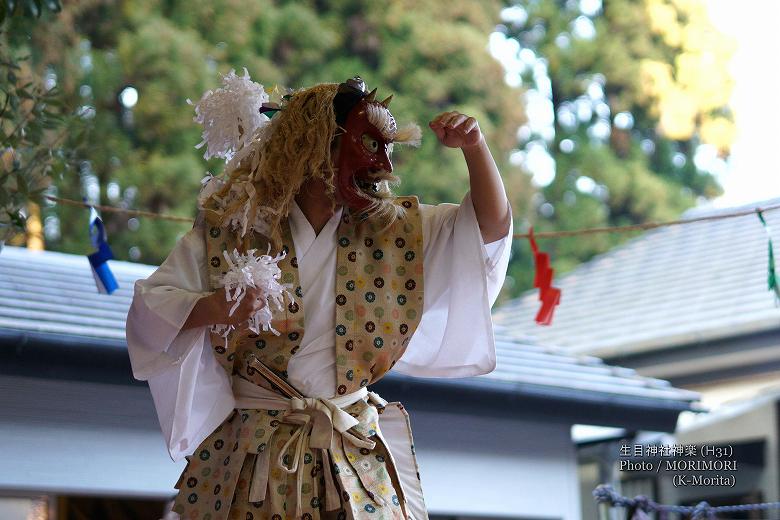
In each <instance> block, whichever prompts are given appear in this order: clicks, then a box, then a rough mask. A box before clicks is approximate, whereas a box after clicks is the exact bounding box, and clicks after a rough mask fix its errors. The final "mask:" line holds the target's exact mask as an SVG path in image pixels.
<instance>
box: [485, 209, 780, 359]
mask: <svg viewBox="0 0 780 520" xmlns="http://www.w3.org/2000/svg"><path fill="white" fill-rule="evenodd" d="M777 204H780V199H773V200H769V201H763V202H759V203H755V204H751V205H750V206H746V207H744V208H729V209H716V210H713V209H698V210H697V209H695V210H691V211H689V212H687V213H686V214H685V215H684V216H683V218H693V217H702V216H707V215H717V214H720V213H725V212H733V211H735V210H738V209H750V208H753V207H757V206H764V207H766V206H770V205H777ZM764 215H765V218H766V219H767V222H768V223H769V224H770V226H771V227H772V228H773V229H774V237H775V241H774V242H775V256H776V257H777V256H778V254H780V247H778V244H780V211H770V212H766V213H765V214H764ZM563 240H565V239H563ZM542 248H544V244H543V243H542ZM555 285H556V286H558V287H560V288H561V289H562V290H563V297H562V300H561V304H560V306H559V307H558V308H557V309H556V311H555V317H554V320H553V323H552V325H551V326H549V327H543V326H539V325H536V324H535V323H534V316H535V314H536V311H537V308H538V300H537V294H536V292H534V291H530V292H528V293H525V294H524V295H522V296H521V297H520V298H518V299H516V300H513V301H511V302H509V303H507V304H505V305H503V306H501V307H500V308H498V309H496V310H495V312H494V320H495V322H496V323H497V324H500V325H502V326H504V327H506V329H507V330H508V331H509V333H510V334H513V335H528V336H531V337H533V338H534V339H535V340H536V341H537V342H539V343H542V344H553V345H558V346H561V347H566V348H568V349H569V350H570V351H573V352H587V353H590V354H593V355H598V356H605V357H609V356H613V355H616V354H619V353H622V354H625V353H628V352H632V353H633V352H640V351H648V350H653V349H656V348H661V347H671V346H677V345H684V344H688V343H693V342H698V341H707V340H714V339H721V338H728V337H733V336H738V335H742V334H747V333H755V332H762V331H768V330H772V329H780V308H778V307H776V306H775V304H774V297H773V293H772V292H770V291H768V290H767V236H766V233H765V231H764V229H763V228H762V226H761V224H760V222H759V220H758V218H757V217H756V216H755V215H752V214H751V215H747V216H743V217H737V218H730V219H723V220H712V221H706V222H700V223H696V224H690V225H682V226H673V227H666V228H660V229H656V230H654V231H650V232H647V233H645V234H643V235H642V236H641V237H638V238H636V239H634V240H631V241H630V242H628V243H626V244H624V245H622V246H620V247H617V248H615V249H614V250H612V251H610V252H608V253H606V254H603V255H600V256H598V257H596V258H594V259H593V260H591V261H589V262H586V263H584V264H582V265H581V266H579V267H578V268H576V269H575V270H573V271H572V272H570V273H568V274H566V275H565V276H560V277H557V279H556V280H555Z"/></svg>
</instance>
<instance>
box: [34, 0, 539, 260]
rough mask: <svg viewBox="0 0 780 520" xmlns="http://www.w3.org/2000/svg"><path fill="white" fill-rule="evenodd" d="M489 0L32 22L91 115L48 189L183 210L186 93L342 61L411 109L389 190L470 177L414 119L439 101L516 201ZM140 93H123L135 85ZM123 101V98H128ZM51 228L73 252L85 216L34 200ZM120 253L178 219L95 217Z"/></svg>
mask: <svg viewBox="0 0 780 520" xmlns="http://www.w3.org/2000/svg"><path fill="white" fill-rule="evenodd" d="M499 11H500V3H499V2H482V3H475V2H470V1H466V0H463V1H454V2H449V3H447V5H446V9H445V8H443V5H442V3H441V2H437V1H433V0H427V1H425V0H424V1H414V2H413V1H397V2H390V3H385V2H362V1H358V0H351V1H350V0H346V1H345V0H340V1H316V2H315V1H303V2H301V1H274V2H272V1H253V2H235V1H226V0H222V1H205V0H188V1H186V2H185V1H175V0H170V1H166V2H156V1H152V0H128V1H125V2H122V3H121V4H116V3H114V2H108V1H102V0H84V1H82V2H77V3H73V4H69V5H68V6H67V8H66V9H65V10H64V12H63V13H61V14H60V15H59V16H58V18H57V20H55V21H52V22H51V23H49V24H47V25H46V27H40V26H39V27H38V28H36V30H35V32H34V33H33V38H32V40H31V42H30V44H29V46H28V47H29V49H30V51H31V52H32V53H33V54H34V58H35V61H36V63H37V64H39V67H40V69H41V72H42V73H43V74H47V73H48V74H51V75H53V77H54V76H56V79H57V83H58V85H59V87H60V88H61V89H62V91H63V92H65V93H66V95H67V96H68V98H69V100H72V101H74V102H75V103H77V104H78V105H80V106H81V107H82V110H81V113H82V115H83V117H84V118H87V119H88V120H89V121H90V123H91V124H92V126H93V128H94V132H93V133H92V136H91V142H90V146H89V147H88V149H86V150H85V151H84V154H83V157H82V162H81V164H80V168H79V173H80V182H75V179H74V178H71V179H68V180H67V181H65V182H62V183H59V184H58V186H57V187H58V190H59V194H60V195H61V196H66V197H69V198H80V197H81V196H82V195H83V196H86V197H87V198H88V199H90V200H91V201H93V202H101V203H104V204H111V205H116V206H124V207H128V208H139V209H144V210H149V211H155V212H161V213H170V214H176V215H180V216H194V213H195V197H196V194H197V191H198V188H199V181H200V179H201V178H202V177H203V175H204V174H205V172H206V170H209V169H210V170H211V171H212V172H216V171H218V170H219V168H221V164H220V163H219V162H218V161H213V162H211V163H210V164H206V163H205V162H204V161H203V159H202V158H201V157H200V154H201V152H199V151H196V150H195V149H194V145H195V144H197V143H198V142H199V141H200V138H199V128H198V126H197V125H196V124H195V123H194V122H193V121H192V117H193V115H194V113H193V110H192V107H191V106H189V105H187V103H186V100H187V98H191V99H193V100H195V99H197V98H198V97H199V96H200V95H201V93H202V92H203V91H205V90H206V89H208V88H215V87H217V86H218V85H219V83H220V79H219V75H218V73H226V72H228V71H229V70H230V69H231V68H234V69H237V71H239V72H240V71H241V68H242V67H246V68H247V69H248V70H249V72H250V74H251V76H252V78H253V79H255V81H258V82H260V83H262V84H263V85H265V86H266V87H267V88H271V87H273V86H274V85H279V86H284V87H293V88H296V87H302V86H307V85H311V84H313V83H317V82H323V81H332V82H340V81H343V80H345V79H346V78H348V77H351V76H353V75H355V74H360V75H361V76H363V77H364V79H365V80H366V81H367V83H368V85H369V86H370V87H372V88H373V87H374V86H377V87H379V95H380V96H387V95H389V94H394V95H395V97H394V100H393V104H392V106H391V108H392V110H393V112H394V114H395V116H396V118H397V119H398V120H399V121H407V120H416V121H418V122H419V123H420V124H421V126H422V127H423V130H424V132H426V135H425V136H424V138H423V145H422V148H421V149H420V150H410V149H400V150H397V151H396V152H395V154H394V162H395V165H396V169H397V171H398V172H399V175H400V176H401V177H402V179H403V186H402V191H403V192H405V193H417V194H420V195H421V198H422V199H423V201H424V202H429V203H438V202H459V201H460V199H461V198H462V196H463V194H464V193H465V192H466V190H467V187H468V182H467V173H466V169H465V165H464V164H463V161H462V158H461V157H460V156H459V153H458V152H457V151H454V150H445V149H443V148H442V147H440V146H437V145H436V142H435V138H434V136H433V134H432V133H430V132H429V131H427V129H426V127H427V122H428V121H429V120H430V119H432V117H433V116H434V115H436V114H437V113H438V112H440V111H443V110H449V109H459V110H463V111H466V112H468V113H471V114H474V115H475V116H477V117H478V118H479V120H480V123H481V125H482V127H483V128H484V130H485V131H486V132H487V135H488V138H489V141H490V143H491V144H492V146H493V148H494V151H495V153H496V156H497V158H498V161H499V163H501V167H502V170H503V172H504V176H505V179H506V181H507V184H508V185H509V186H510V191H511V193H512V194H513V201H512V202H513V204H515V205H516V207H519V208H524V207H525V206H526V205H527V204H528V197H530V191H529V189H528V180H527V176H526V175H525V174H524V173H522V171H521V170H520V169H519V168H518V167H513V166H511V165H510V164H509V163H508V156H509V153H510V152H511V150H512V149H513V148H514V147H515V146H516V138H515V135H516V130H517V128H518V126H519V125H520V124H522V123H523V110H522V102H521V92H520V90H519V89H513V88H510V87H509V86H507V85H506V84H505V83H504V81H503V76H504V72H503V70H502V68H501V65H500V64H499V63H498V62H496V61H495V60H494V59H493V58H492V57H491V56H490V55H489V53H488V52H487V48H486V43H487V35H488V34H489V33H490V31H491V30H492V29H493V27H494V25H495V20H496V19H497V17H498V13H499ZM134 93H137V96H138V97H137V103H136V104H135V105H132V101H133V100H134V99H133V94H134ZM131 105H132V106H131ZM47 211H48V212H49V215H50V216H54V215H56V216H57V217H58V218H59V219H60V222H61V229H62V232H61V236H60V238H55V237H54V236H50V237H49V239H48V240H47V247H50V248H56V249H60V250H65V251H70V252H76V253H84V252H86V251H88V250H89V246H88V241H87V236H86V219H87V213H86V211H85V210H83V209H78V208H67V207H59V206H58V207H54V208H49V209H48V210H47ZM104 219H105V221H106V225H107V228H108V230H109V235H110V241H111V244H112V247H113V249H114V252H115V254H116V256H117V257H118V258H122V259H127V258H130V259H133V260H139V261H144V262H150V263H151V262H159V261H161V260H162V259H163V258H164V257H165V255H166V254H167V253H168V252H169V251H170V249H171V248H172V246H173V244H174V242H175V240H176V239H177V237H178V236H180V235H181V234H182V233H183V232H185V231H186V230H187V226H186V225H182V224H176V223H171V222H165V221H162V220H152V219H145V218H139V219H133V218H128V217H127V216H122V215H110V214H107V213H106V214H104Z"/></svg>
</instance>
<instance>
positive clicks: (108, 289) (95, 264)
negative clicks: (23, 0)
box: [87, 207, 119, 294]
mask: <svg viewBox="0 0 780 520" xmlns="http://www.w3.org/2000/svg"><path fill="white" fill-rule="evenodd" d="M89 238H90V240H91V241H92V246H93V247H94V248H95V249H97V251H95V252H94V253H92V254H91V255H87V258H88V259H89V265H90V266H91V267H92V276H94V277H95V285H96V286H97V290H98V292H99V293H101V294H111V293H113V292H114V291H116V290H117V289H118V288H119V284H118V283H116V278H114V273H112V272H111V268H109V267H108V261H109V260H112V259H113V258H114V254H113V253H112V252H111V247H109V245H108V235H107V234H106V228H105V226H103V221H102V220H100V215H98V212H97V211H96V210H95V208H93V207H90V208H89Z"/></svg>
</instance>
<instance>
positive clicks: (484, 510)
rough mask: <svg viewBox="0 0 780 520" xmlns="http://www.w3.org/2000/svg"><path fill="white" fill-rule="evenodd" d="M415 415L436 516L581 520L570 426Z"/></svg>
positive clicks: (425, 483)
mask: <svg viewBox="0 0 780 520" xmlns="http://www.w3.org/2000/svg"><path fill="white" fill-rule="evenodd" d="M408 411H409V414H410V415H411V423H412V430H413V433H414V441H415V445H416V448H417V457H418V461H419V464H420V477H421V480H422V486H423V492H424V493H425V499H426V504H427V506H428V511H429V512H430V513H431V514H453V515H471V516H480V515H485V516H501V517H509V518H534V519H536V518H560V519H565V520H578V519H579V518H580V502H579V486H578V479H577V462H576V454H575V450H574V446H573V444H572V442H571V438H570V432H569V429H570V426H569V425H565V424H550V423H540V422H535V421H524V420H517V419H511V418H502V419H498V418H484V417H475V416H465V417H463V416H457V415H453V414H444V413H429V412H415V411H414V409H410V410H408Z"/></svg>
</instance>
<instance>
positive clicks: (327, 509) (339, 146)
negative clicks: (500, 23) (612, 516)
mask: <svg viewBox="0 0 780 520" xmlns="http://www.w3.org/2000/svg"><path fill="white" fill-rule="evenodd" d="M228 80H230V81H228ZM231 82H232V83H231ZM256 87H259V85H257V84H256V83H252V82H251V81H250V80H249V79H248V76H244V77H243V78H239V77H237V76H235V75H234V74H232V73H231V76H230V77H229V78H226V87H225V89H223V90H222V91H219V92H221V93H222V94H225V93H226V92H227V93H228V94H229V93H230V92H232V95H236V93H238V95H242V94H241V93H242V92H249V91H252V89H253V88H254V89H255V90H254V92H255V93H257V92H260V95H259V97H258V100H259V102H265V101H267V100H268V99H267V96H266V95H265V93H264V92H263V91H262V88H260V90H259V91H258V90H257V89H256ZM242 89H243V90H242ZM212 94H213V95H212ZM209 95H212V96H211V97H210V98H209V99H206V97H204V99H203V100H201V103H199V105H198V107H196V110H197V109H200V110H201V111H207V109H208V107H209V106H212V105H218V108H219V111H218V112H214V111H213V110H212V112H210V113H208V114H206V113H205V112H204V113H199V117H200V120H201V121H203V122H204V124H205V126H206V127H207V132H206V133H205V134H204V136H205V137H206V138H205V141H206V142H207V143H208V144H209V146H210V147H211V146H212V145H214V143H216V142H220V139H221V140H222V141H224V142H233V143H238V144H233V145H230V146H223V147H222V148H221V149H219V150H218V151H217V152H214V151H213V150H212V152H211V153H212V155H219V154H220V153H221V154H222V156H223V157H225V158H226V159H227V160H228V163H227V166H226V169H225V173H224V176H223V177H222V178H216V177H215V178H211V179H209V180H208V182H207V183H206V184H205V186H204V188H203V191H202V193H201V197H200V207H201V210H202V211H201V213H200V215H201V216H200V217H199V219H198V221H197V222H196V225H195V226H194V227H193V229H192V230H191V231H190V232H189V233H187V234H186V235H185V236H184V237H183V238H182V239H181V240H180V241H179V243H178V244H177V246H176V248H175V249H174V250H173V252H172V253H171V254H170V256H169V257H168V258H167V259H166V260H165V262H164V263H163V264H162V265H161V266H160V268H159V269H158V270H157V271H156V272H155V273H154V274H152V275H151V276H150V277H149V278H148V279H146V280H140V281H138V282H137V283H136V287H135V297H134V300H133V304H132V307H131V309H130V313H129V315H128V319H127V342H128V347H129V352H130V358H131V361H132V364H133V370H134V374H135V376H136V377H137V378H139V379H144V380H148V382H149V387H150V389H151V391H152V395H153V398H154V403H155V406H156V408H157V413H158V415H159V418H160V423H161V426H162V430H163V433H164V435H165V437H166V440H167V442H168V448H169V451H170V453H171V456H172V457H173V458H174V460H179V459H181V458H182V457H185V456H186V458H187V461H188V464H187V467H186V469H185V470H184V472H183V474H182V476H181V478H180V479H179V482H178V483H177V484H176V488H177V489H178V490H179V493H178V495H177V497H176V501H175V505H174V511H176V512H177V513H179V514H181V516H182V518H186V519H189V518H199V519H212V520H217V519H234V518H238V519H242V520H243V519H267V520H277V519H278V520H281V519H283V518H284V519H286V518H303V519H317V518H360V519H364V518H383V519H384V518H386V519H400V518H414V519H418V520H420V519H423V518H427V513H426V509H425V505H424V502H423V497H422V491H421V486H420V482H419V476H418V472H417V464H416V460H415V458H414V452H413V448H412V437H411V431H410V429H409V421H408V416H407V415H406V412H405V411H404V409H403V408H402V407H401V406H400V404H398V403H388V402H386V401H384V400H383V399H382V398H381V397H380V396H378V395H377V394H375V393H373V392H370V391H369V390H368V385H371V384H372V383H374V382H375V381H378V380H379V379H381V378H382V377H383V376H384V375H385V374H386V373H387V372H388V371H389V370H391V369H392V370H395V371H396V372H399V373H401V374H407V375H411V376H423V377H468V376H476V375H480V374H485V373H488V372H490V371H491V370H493V368H494V367H495V350H494V345H493V333H492V323H491V318H490V306H491V305H492V304H493V302H494V301H495V299H496V296H497V294H498V291H499V289H500V287H501V285H502V283H503V280H504V276H505V272H506V266H507V262H508V257H509V247H510V240H511V238H510V237H511V230H512V225H511V213H510V209H509V204H508V202H507V198H506V195H505V193H504V188H503V185H502V182H501V178H500V176H499V173H498V171H497V169H496V166H495V163H494V161H493V158H492V156H491V154H490V152H489V150H488V147H487V145H486V143H485V139H484V137H483V135H482V133H481V131H480V128H479V125H478V124H477V121H476V120H475V119H474V118H472V117H467V116H465V115H463V114H460V113H458V112H445V113H443V114H441V115H439V116H438V117H437V118H435V119H434V120H433V121H432V122H431V123H430V125H429V126H430V128H431V130H432V131H433V133H434V134H435V135H436V137H437V138H438V140H439V141H440V142H441V143H442V144H443V145H444V146H447V147H450V148H460V149H461V151H462V153H463V156H464V158H465V160H466V164H467V167H468V170H469V177H470V188H471V189H470V191H469V193H468V194H466V196H465V197H464V199H463V201H462V203H461V204H460V205H455V204H441V205H437V206H431V205H425V204H420V203H418V201H417V199H416V198H415V197H395V196H393V194H392V192H391V191H390V186H391V185H393V183H394V182H396V181H397V179H396V177H395V176H394V175H393V166H392V163H391V161H390V152H391V149H392V147H393V144H394V143H395V144H399V143H404V142H406V143H408V142H413V141H417V142H419V138H420V133H421V132H420V129H419V127H416V126H414V125H409V126H405V127H398V126H397V125H396V122H395V119H394V118H393V116H392V115H391V113H390V112H389V110H388V104H389V98H388V99H386V100H384V101H382V102H380V101H378V100H377V99H375V91H373V92H370V93H369V92H367V89H366V88H365V86H364V84H363V82H362V81H361V80H360V79H359V78H353V79H352V80H349V81H347V82H345V83H342V84H340V85H338V84H322V85H316V86H314V87H311V88H306V89H302V90H299V91H295V92H293V93H291V94H290V95H287V96H285V97H284V99H283V100H281V103H280V104H279V105H278V106H273V105H269V104H268V103H263V104H262V105H261V106H254V107H253V108H251V109H249V110H247V111H245V112H243V113H241V111H240V110H238V109H237V108H236V106H237V105H236V103H233V102H225V100H224V99H223V100H222V101H221V102H220V101H219V100H220V99H222V98H219V96H218V95H216V94H214V93H209ZM225 95H227V94H225ZM247 95H248V94H247ZM223 97H224V96H223ZM228 97H229V96H228ZM212 108H213V106H212ZM237 110H238V113H237V112H236V111H237ZM260 112H262V114H261V113H260ZM271 114H273V117H271V118H270V120H269V119H268V117H267V116H268V115H271ZM218 117H222V118H223V119H224V118H228V119H230V118H231V117H232V118H233V120H232V121H233V122H232V124H230V125H228V126H229V127H230V128H233V129H235V130H236V132H238V133H237V135H236V136H234V138H233V139H232V141H231V139H230V138H227V137H225V135H223V134H219V132H218V131H217V130H218V128H216V127H215V119H216V118H218ZM236 122H237V124H236ZM209 125H211V126H209ZM209 132H211V133H210V134H209ZM217 134H219V135H217ZM220 135H221V136H222V137H220ZM214 146H216V145H214ZM217 148H218V147H217ZM441 174H442V175H447V172H441ZM253 250H255V251H257V252H258V254H259V255H264V254H265V253H269V256H263V258H264V259H265V261H266V263H269V260H268V259H269V258H273V259H274V260H276V261H278V269H279V271H278V273H277V275H278V276H275V277H274V280H272V283H273V282H274V281H278V284H280V285H279V286H280V287H281V286H283V287H284V289H283V291H282V293H284V296H283V297H284V299H283V300H282V301H281V305H274V303H275V302H274V301H272V300H271V299H269V296H268V294H266V292H264V290H263V289H259V288H257V287H248V288H245V290H244V291H243V298H241V299H240V302H238V301H232V300H231V299H230V295H231V294H232V296H233V297H235V291H233V292H232V293H231V291H230V289H229V287H228V282H227V281H226V280H227V278H228V277H229V276H231V275H230V273H236V272H238V273H239V274H240V273H242V272H245V271H246V269H249V267H247V266H248V265H250V264H249V263H246V262H245V263H241V262H242V260H240V258H239V257H241V255H245V254H248V253H251V252H252V251H253ZM230 253H233V255H232V256H231V254H230ZM243 258H245V259H246V258H248V257H246V256H244V257H243ZM250 263H251V262H250ZM270 263H273V261H270ZM238 264H240V265H238ZM237 265H238V267H236V266H237ZM252 265H255V264H252ZM231 270H232V271H231ZM226 291H228V292H227V294H226ZM265 291H267V289H266V290H265ZM287 291H289V292H287ZM276 303H280V300H279V298H277V300H276ZM264 312H265V313H267V317H268V321H267V323H266V324H265V326H259V325H258V322H257V321H256V318H257V317H258V316H260V315H262V314H263V313H264ZM253 320H254V321H253Z"/></svg>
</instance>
